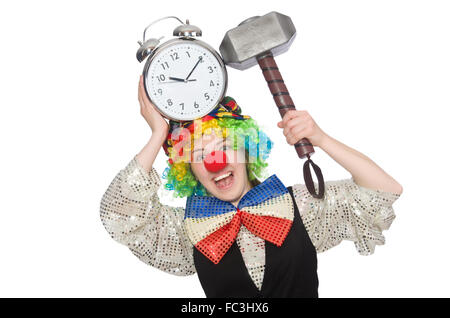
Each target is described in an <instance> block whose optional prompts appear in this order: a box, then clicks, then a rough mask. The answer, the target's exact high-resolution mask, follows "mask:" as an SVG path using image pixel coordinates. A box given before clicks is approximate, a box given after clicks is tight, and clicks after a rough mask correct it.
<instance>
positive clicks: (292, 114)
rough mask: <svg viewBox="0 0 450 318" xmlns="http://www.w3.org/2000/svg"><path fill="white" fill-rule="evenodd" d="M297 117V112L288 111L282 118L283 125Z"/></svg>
mask: <svg viewBox="0 0 450 318" xmlns="http://www.w3.org/2000/svg"><path fill="white" fill-rule="evenodd" d="M296 115H297V111H295V110H290V111H288V112H287V113H286V114H284V116H283V120H282V121H283V123H287V122H288V121H289V120H291V119H292V118H294V117H295V116H296Z"/></svg>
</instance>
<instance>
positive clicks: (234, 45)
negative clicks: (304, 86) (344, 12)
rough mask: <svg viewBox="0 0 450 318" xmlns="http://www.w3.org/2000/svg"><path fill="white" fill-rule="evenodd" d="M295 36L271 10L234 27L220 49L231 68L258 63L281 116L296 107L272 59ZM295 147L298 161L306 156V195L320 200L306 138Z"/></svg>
mask: <svg viewBox="0 0 450 318" xmlns="http://www.w3.org/2000/svg"><path fill="white" fill-rule="evenodd" d="M295 35H296V31H295V27H294V24H293V23H292V20H291V18H290V17H288V16H286V15H283V14H280V13H278V12H275V11H273V12H270V13H268V14H266V15H264V16H261V17H260V16H255V17H251V18H249V19H247V20H244V21H243V22H241V23H240V24H239V25H238V26H237V27H236V28H234V29H231V30H229V31H228V32H227V33H226V34H225V37H224V38H223V40H222V43H221V44H220V48H219V49H220V53H221V54H222V57H223V59H224V62H225V64H226V65H228V66H230V67H233V68H236V69H238V70H241V71H243V70H246V69H248V68H250V67H252V66H254V65H256V64H259V66H260V67H261V70H262V72H263V75H264V78H265V79H266V81H267V84H268V85H269V89H270V92H271V93H272V96H273V99H274V100H275V104H276V105H277V107H278V110H279V112H280V115H281V117H283V116H284V114H286V113H287V112H288V111H289V110H295V105H294V102H293V101H292V98H291V96H290V95H289V91H288V89H287V87H286V85H285V84H284V81H283V77H282V76H281V73H280V71H279V69H278V66H277V64H276V63H275V59H274V56H276V55H279V54H281V53H284V52H286V51H287V50H288V49H289V47H290V46H291V44H292V42H293V41H294V39H295ZM294 147H295V150H296V151H297V154H298V156H299V158H300V159H303V158H305V157H308V159H307V160H306V162H305V164H304V165H303V176H304V179H305V185H306V187H307V189H308V191H309V193H311V195H312V196H313V197H315V198H318V199H323V197H324V190H325V185H324V181H323V175H322V171H321V170H320V168H319V166H317V165H316V164H314V162H313V161H312V160H311V158H310V156H311V155H312V154H314V147H313V145H312V144H311V142H310V141H309V140H308V139H307V138H303V139H301V140H300V141H299V142H297V143H296V144H295V145H294ZM309 165H312V167H313V169H314V172H315V174H316V177H317V180H318V182H319V192H318V193H316V190H315V187H314V182H313V179H312V177H311V170H310V169H311V168H310V166H309Z"/></svg>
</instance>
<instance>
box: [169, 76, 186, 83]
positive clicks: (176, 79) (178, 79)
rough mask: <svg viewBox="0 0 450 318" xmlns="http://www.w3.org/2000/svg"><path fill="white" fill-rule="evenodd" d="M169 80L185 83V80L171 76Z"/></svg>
mask: <svg viewBox="0 0 450 318" xmlns="http://www.w3.org/2000/svg"><path fill="white" fill-rule="evenodd" d="M169 79H171V80H174V81H179V82H184V79H182V78H178V77H171V76H169Z"/></svg>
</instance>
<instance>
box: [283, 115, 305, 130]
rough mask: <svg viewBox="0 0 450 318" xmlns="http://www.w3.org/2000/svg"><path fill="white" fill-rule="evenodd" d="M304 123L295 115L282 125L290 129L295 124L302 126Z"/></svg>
mask: <svg viewBox="0 0 450 318" xmlns="http://www.w3.org/2000/svg"><path fill="white" fill-rule="evenodd" d="M304 125H305V122H304V120H303V119H302V118H299V117H295V118H292V119H291V120H289V121H288V122H287V123H286V124H285V125H284V126H285V127H287V128H291V129H292V128H294V127H297V126H304Z"/></svg>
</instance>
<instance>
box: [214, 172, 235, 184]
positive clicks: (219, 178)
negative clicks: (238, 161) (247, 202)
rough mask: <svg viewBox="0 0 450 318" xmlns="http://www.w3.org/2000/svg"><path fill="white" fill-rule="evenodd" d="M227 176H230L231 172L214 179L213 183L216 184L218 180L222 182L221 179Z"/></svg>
mask: <svg viewBox="0 0 450 318" xmlns="http://www.w3.org/2000/svg"><path fill="white" fill-rule="evenodd" d="M229 175H231V171H230V172H228V173H226V174H223V175H221V176H219V177H217V178H215V179H214V181H216V182H217V181H219V180H222V179H224V178H226V177H228V176H229Z"/></svg>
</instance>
